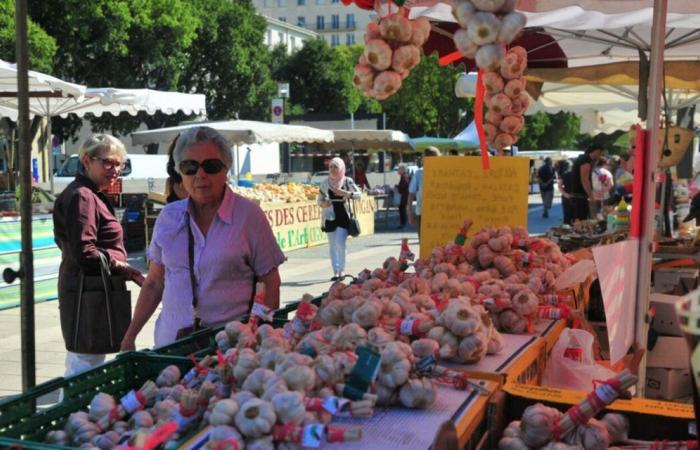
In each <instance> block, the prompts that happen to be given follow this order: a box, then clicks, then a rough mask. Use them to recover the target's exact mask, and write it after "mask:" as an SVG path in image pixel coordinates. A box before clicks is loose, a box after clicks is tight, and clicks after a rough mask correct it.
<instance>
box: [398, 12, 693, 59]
mask: <svg viewBox="0 0 700 450" xmlns="http://www.w3.org/2000/svg"><path fill="white" fill-rule="evenodd" d="M415 3H417V4H420V6H413V7H411V10H410V17H411V18H415V17H419V16H424V17H427V18H429V19H431V20H433V21H436V22H456V20H455V18H454V17H453V15H452V8H451V5H452V2H451V1H436V0H422V1H421V0H419V1H417V2H415ZM518 9H519V10H520V11H521V12H523V13H524V14H525V15H526V16H527V28H528V29H529V30H533V29H536V30H537V31H538V32H541V33H544V34H548V35H550V36H552V37H553V38H554V40H555V42H556V44H557V45H558V46H559V47H561V49H562V51H563V53H564V55H565V61H564V62H565V63H566V65H567V67H581V66H589V65H594V64H608V63H614V62H625V61H638V60H639V51H640V50H642V51H645V52H646V53H648V52H649V51H650V49H651V24H652V17H653V12H654V8H653V1H652V0H581V1H577V0H529V1H527V2H522V1H521V2H519V4H518ZM666 31H667V33H666V36H665V37H666V46H665V47H666V49H665V52H664V59H665V60H666V61H683V60H686V61H687V60H697V59H698V55H700V2H698V1H696V0H677V1H676V0H674V1H670V2H668V14H667V19H666ZM538 62H541V63H547V62H551V61H538Z"/></svg>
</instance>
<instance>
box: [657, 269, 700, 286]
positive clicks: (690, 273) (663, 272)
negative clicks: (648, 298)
mask: <svg viewBox="0 0 700 450" xmlns="http://www.w3.org/2000/svg"><path fill="white" fill-rule="evenodd" d="M699 274H700V270H699V269H697V268H694V267H664V268H661V269H656V270H655V271H654V289H653V291H654V292H673V291H674V290H675V289H676V287H678V286H682V285H683V283H682V282H681V280H684V279H686V280H690V282H686V284H689V285H693V284H696V283H693V282H692V280H697V278H698V275H699Z"/></svg>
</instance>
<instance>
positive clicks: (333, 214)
mask: <svg viewBox="0 0 700 450" xmlns="http://www.w3.org/2000/svg"><path fill="white" fill-rule="evenodd" d="M328 170H329V171H330V174H329V175H328V178H326V179H325V180H323V181H322V182H321V186H320V192H319V196H318V204H319V206H321V207H322V208H323V214H322V215H321V220H322V221H323V222H322V224H321V230H322V231H324V232H326V233H327V235H328V247H329V252H330V257H331V265H332V266H333V278H331V281H337V280H339V279H340V278H342V277H343V275H344V272H345V243H346V241H347V239H348V228H349V227H350V216H351V214H350V202H351V201H352V200H354V199H358V198H360V195H361V193H360V189H359V188H358V187H357V185H356V184H355V182H354V181H353V180H352V178H350V177H348V176H345V163H344V162H343V160H342V159H340V158H333V159H332V160H331V163H330V165H329V166H328Z"/></svg>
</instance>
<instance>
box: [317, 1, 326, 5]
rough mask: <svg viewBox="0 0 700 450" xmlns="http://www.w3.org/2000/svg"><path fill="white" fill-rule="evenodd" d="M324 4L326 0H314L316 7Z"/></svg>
mask: <svg viewBox="0 0 700 450" xmlns="http://www.w3.org/2000/svg"><path fill="white" fill-rule="evenodd" d="M325 3H326V0H316V4H317V5H323V4H325Z"/></svg>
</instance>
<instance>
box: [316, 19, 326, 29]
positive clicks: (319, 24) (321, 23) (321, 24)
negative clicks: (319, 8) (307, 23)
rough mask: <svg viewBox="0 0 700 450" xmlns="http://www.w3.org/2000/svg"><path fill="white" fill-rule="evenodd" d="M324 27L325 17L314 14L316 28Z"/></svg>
mask: <svg viewBox="0 0 700 450" xmlns="http://www.w3.org/2000/svg"><path fill="white" fill-rule="evenodd" d="M325 27H326V23H325V18H324V17H323V16H316V29H317V30H323V29H324V28H325Z"/></svg>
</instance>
